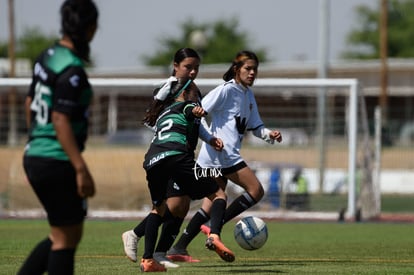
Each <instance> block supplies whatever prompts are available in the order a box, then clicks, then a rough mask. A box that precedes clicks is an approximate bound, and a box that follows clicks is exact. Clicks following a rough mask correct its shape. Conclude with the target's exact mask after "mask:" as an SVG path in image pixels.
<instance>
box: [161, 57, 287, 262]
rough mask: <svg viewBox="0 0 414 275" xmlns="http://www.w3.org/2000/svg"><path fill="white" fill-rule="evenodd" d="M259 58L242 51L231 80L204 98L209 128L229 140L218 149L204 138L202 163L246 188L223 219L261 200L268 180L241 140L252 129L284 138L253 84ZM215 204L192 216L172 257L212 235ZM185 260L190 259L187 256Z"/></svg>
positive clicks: (229, 74)
mask: <svg viewBox="0 0 414 275" xmlns="http://www.w3.org/2000/svg"><path fill="white" fill-rule="evenodd" d="M258 66H259V60H258V58H257V56H256V54H255V53H253V52H250V51H241V52H239V53H238V54H237V55H236V57H235V59H234V61H233V63H232V64H231V66H230V68H229V70H228V71H227V72H226V73H225V74H224V76H223V79H224V80H225V81H226V82H225V83H223V84H221V85H219V86H218V87H216V88H215V89H213V90H212V91H210V92H209V93H208V94H207V95H206V96H205V97H204V98H203V100H202V106H203V108H204V110H205V111H207V112H208V113H209V115H210V117H211V122H210V126H208V125H207V126H206V127H208V130H209V131H210V133H211V134H212V135H214V136H217V137H220V138H221V139H222V140H223V142H224V148H223V150H222V151H221V152H218V151H215V150H214V149H213V150H212V149H211V148H209V146H206V144H205V143H203V145H202V147H201V150H200V153H199V156H198V160H197V162H198V164H199V165H200V166H201V167H205V168H206V169H207V168H215V169H214V170H215V171H219V173H220V175H221V176H219V177H218V178H217V181H218V183H219V185H220V186H221V187H222V188H223V189H225V188H226V184H227V180H231V181H232V182H234V183H236V184H237V185H239V186H240V187H242V188H243V189H244V190H245V192H244V193H243V194H241V195H240V196H239V197H238V198H236V199H235V200H234V201H233V202H232V203H231V204H230V205H229V207H228V208H227V209H226V213H225V216H224V220H223V222H224V223H226V222H228V221H229V220H231V219H232V218H234V217H236V216H237V215H239V214H240V213H242V212H243V211H245V210H246V209H248V208H250V207H252V206H253V205H255V204H256V203H257V202H258V201H260V199H261V198H262V197H263V195H264V190H263V187H262V184H261V183H260V182H259V180H258V179H257V177H256V176H255V174H254V172H253V171H252V170H251V169H250V168H249V166H248V165H247V164H246V162H245V161H244V160H243V157H242V156H241V155H240V149H241V144H242V141H243V137H244V135H245V133H246V131H252V132H253V134H254V135H255V136H256V137H259V138H261V139H263V140H264V141H266V142H269V143H271V144H273V143H274V141H275V140H276V141H277V142H281V141H282V135H281V133H280V132H279V131H276V130H270V129H267V128H266V127H265V126H264V124H263V122H262V120H261V118H260V115H259V112H258V108H257V104H256V100H255V98H254V94H253V91H252V90H251V88H250V87H251V86H252V85H253V83H254V81H255V79H256V76H257V72H258ZM210 207H211V203H210V202H209V201H207V200H204V201H203V205H202V207H201V208H200V209H199V210H198V211H197V213H196V214H195V215H194V217H193V218H192V219H191V221H190V222H189V224H188V225H187V228H186V229H185V230H184V233H183V234H182V235H181V237H180V239H179V240H178V241H177V243H176V244H175V245H174V246H173V247H172V248H171V249H170V250H169V251H168V257H169V258H170V259H172V260H176V261H178V260H180V259H183V257H180V256H181V255H186V254H187V255H188V252H187V246H188V244H189V243H190V242H191V241H192V240H193V239H194V238H195V236H196V235H197V234H198V233H199V232H200V227H201V230H202V231H203V233H206V234H208V233H209V230H210V228H209V227H208V225H204V224H205V223H206V222H207V221H208V220H209V219H210V216H209V213H210ZM184 259H185V258H184Z"/></svg>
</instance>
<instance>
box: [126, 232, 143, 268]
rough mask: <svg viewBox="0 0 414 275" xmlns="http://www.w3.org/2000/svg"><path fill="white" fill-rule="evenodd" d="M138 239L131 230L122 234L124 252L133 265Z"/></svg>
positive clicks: (135, 258)
mask: <svg viewBox="0 0 414 275" xmlns="http://www.w3.org/2000/svg"><path fill="white" fill-rule="evenodd" d="M138 240H139V237H137V235H135V233H134V231H133V230H129V231H125V232H124V233H123V234H122V242H123V243H124V252H125V254H126V256H127V257H128V259H130V260H131V261H133V262H134V263H135V262H136V261H137V246H138Z"/></svg>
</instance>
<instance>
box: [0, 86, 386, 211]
mask: <svg viewBox="0 0 414 275" xmlns="http://www.w3.org/2000/svg"><path fill="white" fill-rule="evenodd" d="M162 81H163V79H125V78H119V79H111V78H93V79H91V83H92V85H93V87H94V92H95V97H94V102H93V104H92V107H91V119H90V122H91V123H90V138H89V140H88V144H87V148H86V151H85V153H84V154H85V158H86V159H87V161H88V163H89V166H90V169H91V171H92V174H93V176H94V178H95V181H96V184H97V196H96V197H95V198H93V199H91V200H90V209H91V211H106V212H107V213H111V211H138V210H142V209H144V210H147V209H148V208H149V207H150V200H149V196H148V191H147V186H146V181H145V172H144V170H143V168H142V161H143V155H144V154H145V151H146V149H147V147H148V144H149V142H150V139H151V136H152V133H151V132H150V131H149V130H148V129H146V128H145V127H143V126H142V124H141V120H142V118H143V114H144V112H145V109H146V108H147V107H148V104H149V103H150V101H151V98H152V90H153V88H154V87H156V86H157V85H159V83H161V82H162ZM29 82H30V79H7V78H1V79H0V110H1V116H0V142H1V143H2V144H4V145H5V146H1V149H0V150H2V151H3V152H2V156H5V157H3V158H2V160H0V182H1V183H0V202H1V205H0V211H12V212H13V211H15V212H16V213H18V211H21V210H27V209H38V208H41V207H40V206H39V204H38V202H37V199H36V198H35V197H34V195H33V194H32V193H33V192H32V191H31V189H30V186H29V185H28V184H27V182H26V179H25V176H24V173H23V170H22V167H21V156H22V148H23V146H24V143H25V141H26V136H27V132H26V129H25V123H24V111H23V102H24V97H25V93H26V90H27V87H28V85H29ZM221 82H222V80H219V79H197V80H196V83H197V85H198V86H199V87H200V90H201V92H202V93H203V94H206V93H207V92H208V91H209V90H211V89H212V88H214V87H215V86H216V85H218V84H220V83H221ZM252 89H253V91H254V93H255V96H256V101H257V104H258V107H259V112H260V114H261V117H262V119H263V121H264V123H265V125H266V126H267V127H268V128H271V129H278V130H280V131H281V133H282V135H283V142H282V143H281V144H275V145H268V144H266V143H265V142H263V141H262V140H260V139H257V138H254V137H253V136H251V135H249V134H248V135H247V136H246V138H245V140H244V141H243V143H244V145H243V149H242V155H243V156H244V158H245V160H246V162H248V163H249V165H250V166H251V167H252V168H253V169H254V170H255V172H256V175H257V177H258V178H259V180H260V181H261V182H262V184H263V186H264V188H265V191H266V195H265V197H264V198H263V200H262V201H261V202H260V203H258V204H257V205H256V206H255V207H254V209H252V210H253V211H259V212H261V213H262V214H263V215H265V213H268V214H269V213H273V215H278V213H279V215H282V214H285V213H288V212H289V213H303V212H304V211H305V212H306V215H307V216H309V215H310V213H330V215H331V216H330V217H332V215H335V217H336V216H338V218H341V215H342V216H343V217H344V218H354V217H356V216H357V215H359V214H360V213H361V211H362V214H363V215H365V216H366V217H368V218H369V217H373V216H376V215H378V214H379V211H380V209H379V205H380V202H379V199H378V198H379V196H376V194H378V192H379V188H377V187H375V186H376V185H375V183H374V182H373V180H372V152H371V150H372V148H371V145H370V143H371V139H370V137H369V130H368V122H367V114H366V111H365V103H364V97H363V96H362V95H361V90H360V89H359V84H358V81H357V80H356V79H300V78H298V79H278V78H264V79H258V80H257V81H256V83H255V85H254V86H253V88H252ZM10 102H11V104H10ZM222 138H223V139H225V137H222ZM227 191H228V194H229V197H230V198H229V201H230V202H231V199H232V198H234V197H235V196H237V194H238V193H239V192H240V190H239V189H238V188H237V186H234V185H233V184H231V183H230V184H229V186H228V190H227ZM195 205H196V204H195ZM269 210H272V211H269ZM116 213H118V214H114V215H120V214H119V212H116Z"/></svg>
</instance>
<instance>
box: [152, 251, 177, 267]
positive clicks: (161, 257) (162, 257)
mask: <svg viewBox="0 0 414 275" xmlns="http://www.w3.org/2000/svg"><path fill="white" fill-rule="evenodd" d="M153 257H154V260H156V261H157V262H159V263H160V264H162V265H163V266H165V267H167V268H177V267H179V265H178V264H175V263H173V262H172V261H171V260H170V259H168V258H167V257H166V253H165V252H155V253H154V254H153Z"/></svg>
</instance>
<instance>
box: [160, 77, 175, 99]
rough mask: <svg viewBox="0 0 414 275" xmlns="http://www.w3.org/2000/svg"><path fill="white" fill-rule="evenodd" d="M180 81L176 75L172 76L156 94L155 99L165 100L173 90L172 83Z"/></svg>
mask: <svg viewBox="0 0 414 275" xmlns="http://www.w3.org/2000/svg"><path fill="white" fill-rule="evenodd" d="M175 81H178V80H177V78H176V77H175V76H170V77H169V78H168V79H167V82H166V83H165V84H164V85H163V86H162V87H161V89H160V90H159V91H158V93H157V94H156V95H155V96H154V99H158V100H161V101H164V100H165V99H166V98H167V96H168V95H169V94H170V91H171V83H173V82H175Z"/></svg>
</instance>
